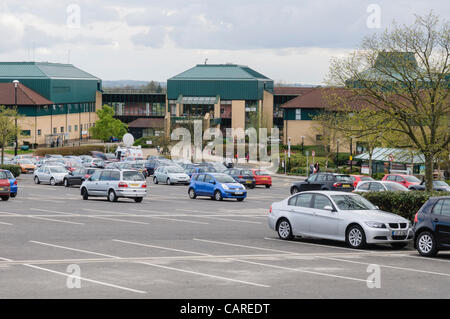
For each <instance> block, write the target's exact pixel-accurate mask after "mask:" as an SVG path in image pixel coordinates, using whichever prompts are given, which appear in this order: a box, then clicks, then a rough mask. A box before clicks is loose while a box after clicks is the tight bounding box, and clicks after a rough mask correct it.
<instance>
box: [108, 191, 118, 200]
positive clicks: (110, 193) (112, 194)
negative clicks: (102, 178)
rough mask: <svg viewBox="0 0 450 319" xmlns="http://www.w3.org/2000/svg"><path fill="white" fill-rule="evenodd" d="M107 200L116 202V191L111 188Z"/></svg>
mask: <svg viewBox="0 0 450 319" xmlns="http://www.w3.org/2000/svg"><path fill="white" fill-rule="evenodd" d="M108 200H109V201H110V202H117V196H116V192H114V191H113V190H110V191H109V193H108Z"/></svg>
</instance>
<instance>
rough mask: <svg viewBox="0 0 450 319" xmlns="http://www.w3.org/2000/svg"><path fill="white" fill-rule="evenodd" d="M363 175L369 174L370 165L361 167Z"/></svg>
mask: <svg viewBox="0 0 450 319" xmlns="http://www.w3.org/2000/svg"><path fill="white" fill-rule="evenodd" d="M361 174H369V165H363V166H361Z"/></svg>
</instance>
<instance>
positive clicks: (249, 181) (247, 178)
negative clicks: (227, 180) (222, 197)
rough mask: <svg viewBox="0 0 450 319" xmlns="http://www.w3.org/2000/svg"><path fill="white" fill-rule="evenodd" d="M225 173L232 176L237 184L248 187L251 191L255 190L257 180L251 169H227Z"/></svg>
mask: <svg viewBox="0 0 450 319" xmlns="http://www.w3.org/2000/svg"><path fill="white" fill-rule="evenodd" d="M223 173H224V174H227V175H230V176H231V177H233V178H234V180H235V181H236V182H238V183H240V184H242V185H244V186H245V187H248V188H250V189H253V188H255V185H256V179H255V177H254V176H253V173H252V172H251V171H250V170H249V169H246V168H237V167H234V168H229V169H227V170H226V171H224V172H223Z"/></svg>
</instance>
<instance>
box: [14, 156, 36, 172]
mask: <svg viewBox="0 0 450 319" xmlns="http://www.w3.org/2000/svg"><path fill="white" fill-rule="evenodd" d="M17 165H19V166H20V171H21V172H22V173H33V172H34V170H35V169H36V165H34V163H33V162H32V161H31V160H30V159H28V158H21V159H18V160H17Z"/></svg>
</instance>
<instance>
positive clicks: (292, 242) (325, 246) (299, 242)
mask: <svg viewBox="0 0 450 319" xmlns="http://www.w3.org/2000/svg"><path fill="white" fill-rule="evenodd" d="M264 239H265V240H273V241H279V242H283V243H288V244H300V245H309V246H317V247H324V248H334V249H342V250H350V251H360V252H367V251H365V250H362V249H353V248H346V247H337V246H331V245H321V244H314V243H305V242H302V241H292V240H290V241H287V240H282V239H277V238H269V237H264Z"/></svg>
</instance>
